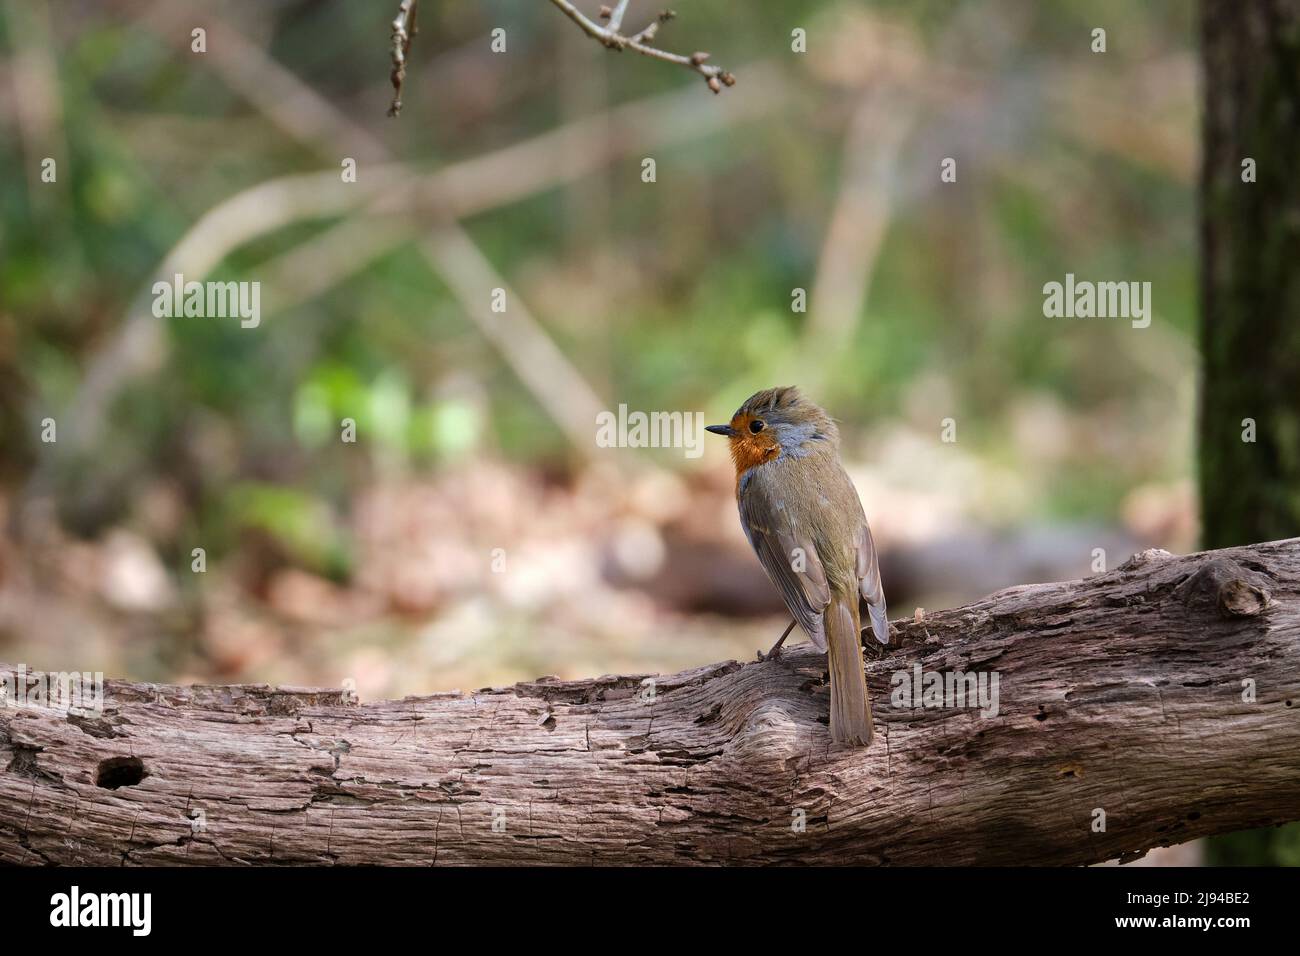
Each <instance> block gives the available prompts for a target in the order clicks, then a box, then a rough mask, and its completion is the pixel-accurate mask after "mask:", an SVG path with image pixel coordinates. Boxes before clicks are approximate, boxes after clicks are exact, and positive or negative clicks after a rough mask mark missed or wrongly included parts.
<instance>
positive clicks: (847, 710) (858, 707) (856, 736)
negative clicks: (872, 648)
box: [822, 590, 871, 747]
mask: <svg viewBox="0 0 1300 956" xmlns="http://www.w3.org/2000/svg"><path fill="white" fill-rule="evenodd" d="M857 598H858V595H857V594H856V592H855V593H854V594H852V595H849V596H845V595H843V594H840V593H838V592H837V591H835V590H832V591H831V603H830V605H829V606H828V607H827V608H826V611H825V615H824V616H823V618H822V621H823V623H824V625H825V628H826V662H827V664H828V665H829V669H830V673H831V739H832V740H834V741H835V742H836V743H844V744H849V745H850V746H858V747H865V746H866V745H867V744H869V743H871V703H870V702H869V701H868V700H867V675H866V673H865V672H864V671H863V668H862V645H861V644H860V643H859V640H858V633H859V631H858V623H859V619H858V601H857Z"/></svg>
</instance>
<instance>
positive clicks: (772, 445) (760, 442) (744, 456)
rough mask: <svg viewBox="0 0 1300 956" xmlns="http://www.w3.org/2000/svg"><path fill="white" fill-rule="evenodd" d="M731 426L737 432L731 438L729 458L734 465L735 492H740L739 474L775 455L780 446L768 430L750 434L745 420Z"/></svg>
mask: <svg viewBox="0 0 1300 956" xmlns="http://www.w3.org/2000/svg"><path fill="white" fill-rule="evenodd" d="M732 427H734V428H736V431H737V434H736V435H735V437H733V438H732V439H731V460H732V462H733V463H734V464H735V466H736V494H740V476H741V475H743V474H744V473H745V472H747V471H749V469H751V468H753V467H754V466H755V465H761V464H763V462H765V461H771V460H772V459H773V458H775V457H777V455H779V454H780V453H781V446H780V445H779V444H778V443H777V440H776V436H775V435H773V434H771V433H770V432H767V431H762V432H759V433H758V434H757V435H753V434H751V433H750V432H749V429H748V423H747V422H744V423H741V424H740V425H739V426H738V425H734V424H733V426H732Z"/></svg>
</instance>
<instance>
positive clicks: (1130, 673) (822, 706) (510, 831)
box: [0, 539, 1300, 866]
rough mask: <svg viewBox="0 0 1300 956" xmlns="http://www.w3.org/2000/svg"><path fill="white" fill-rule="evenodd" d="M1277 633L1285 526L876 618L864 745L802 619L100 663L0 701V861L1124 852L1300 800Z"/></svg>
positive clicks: (1247, 821) (1065, 857)
mask: <svg viewBox="0 0 1300 956" xmlns="http://www.w3.org/2000/svg"><path fill="white" fill-rule="evenodd" d="M1298 633H1300V539H1292V540H1289V541H1280V542H1274V543H1271V544H1262V545H1257V546H1253V547H1249V548H1234V549H1229V550H1224V551H1215V552H1206V553H1203V554H1197V555H1190V556H1186V557H1173V556H1170V555H1168V554H1166V553H1165V552H1159V551H1151V552H1144V553H1143V554H1141V555H1138V556H1135V557H1134V558H1133V559H1131V560H1129V561H1128V562H1126V563H1125V564H1124V565H1122V566H1121V567H1119V568H1117V569H1115V570H1113V571H1110V572H1108V573H1103V574H1098V575H1096V576H1094V577H1090V578H1087V579H1084V580H1081V581H1072V582H1068V583H1062V584H1045V585H1027V586H1022V587H1016V588H1011V589H1008V590H1005V591H1001V592H999V593H997V594H994V595H991V596H990V597H988V598H985V599H984V600H981V601H978V602H976V603H974V604H970V605H967V606H965V607H961V608H956V609H954V610H949V611H941V612H937V613H932V614H929V615H927V616H925V617H924V619H923V620H920V621H900V622H897V624H896V634H897V638H896V643H895V644H894V645H892V646H891V647H889V648H886V649H885V653H886V654H887V655H888V656H887V657H884V658H882V659H874V660H870V661H869V666H868V674H869V682H870V685H871V689H872V696H873V699H874V701H875V713H876V727H877V739H876V743H875V744H873V745H872V746H871V747H870V748H869V749H866V750H853V749H835V748H833V747H832V746H831V744H830V741H829V736H828V733H827V727H826V714H827V689H826V686H825V683H824V676H825V658H824V657H823V656H822V655H818V654H816V653H814V652H812V651H811V649H809V648H807V647H803V646H801V647H797V648H794V649H792V650H789V651H787V652H786V654H785V655H784V656H783V657H782V658H780V659H779V660H777V661H774V662H765V663H745V664H742V663H737V662H735V661H728V662H726V663H721V664H712V665H709V666H706V667H700V668H698V669H696V670H692V671H686V672H684V673H680V674H672V675H667V676H656V677H653V678H650V679H647V678H646V676H645V675H634V676H608V677H600V678H596V679H594V680H584V681H559V680H555V679H548V678H541V679H538V680H536V681H532V682H528V683H523V684H518V685H515V686H513V687H506V688H494V689H487V690H482V691H478V692H475V693H466V694H462V693H446V694H435V695H432V696H429V697H418V698H407V699H405V700H398V701H376V702H373V703H360V704H357V703H351V702H349V701H348V696H347V695H346V694H345V693H344V692H342V691H338V690H308V689H295V688H287V687H281V688H274V687H267V686H229V687H218V686H196V687H176V686H165V685H155V684H137V683H127V682H121V681H109V682H108V685H107V688H106V692H105V707H104V712H103V715H102V716H101V717H97V718H93V717H92V718H65V717H64V716H60V715H59V714H57V713H54V712H51V711H48V710H36V709H13V708H8V707H0V768H4V769H3V770H2V771H0V861H3V862H8V863H19V864H45V863H65V864H66V863H81V864H96V865H112V866H116V865H131V864H230V865H235V864H247V865H258V864H262V865H265V864H323V865H332V864H405V865H413V866H431V865H453V864H485V863H493V864H592V863H596V864H681V863H687V864H700V863H704V864H729V863H733V864H734V863H744V864H760V863H798V864H846V863H892V864H941V865H969V864H1010V863H1020V864H1084V863H1095V862H1098V861H1102V860H1107V859H1113V858H1116V857H1123V858H1125V859H1129V858H1133V857H1135V856H1139V855H1141V854H1142V853H1143V852H1145V851H1146V850H1147V849H1148V848H1150V847H1154V846H1158V845H1166V844H1172V843H1180V842H1183V841H1186V840H1189V839H1192V838H1194V837H1198V836H1204V835H1207V834H1212V833H1219V832H1224V831H1229V830H1237V829H1241V828H1245V827H1254V826H1262V825H1268V824H1274V823H1279V822H1283V821H1288V820H1294V819H1297V818H1300V714H1298V711H1300V642H1298V640H1297V634H1298ZM918 664H919V665H920V666H921V667H922V668H924V669H925V670H926V671H951V670H954V669H962V670H964V671H972V672H983V673H985V674H990V673H991V672H997V674H998V676H999V708H998V713H997V714H996V716H987V717H986V716H981V715H980V713H979V712H978V710H975V709H972V708H955V707H946V708H920V709H913V708H907V707H898V706H892V705H891V701H890V693H891V683H892V679H893V677H892V675H894V674H895V673H897V672H909V673H910V672H911V671H912V668H913V667H914V666H915V665H918ZM6 670H8V671H10V672H12V670H13V668H12V667H7V666H4V665H0V674H3V673H4V672H5V671H6ZM1243 681H1253V682H1254V691H1255V695H1256V696H1255V699H1254V700H1253V701H1248V700H1247V699H1246V697H1248V695H1246V694H1245V690H1244V687H1243ZM140 774H143V777H142V778H141V779H139V782H138V783H133V784H132V783H129V782H128V783H125V784H123V785H119V786H116V788H109V786H107V785H106V784H110V783H114V782H116V783H119V784H122V783H123V781H131V780H133V779H134V778H135V777H138V776H139V775H140ZM97 780H98V781H99V784H97ZM1098 811H1103V812H1104V814H1105V818H1104V819H1105V829H1104V832H1099V831H1098V829H1097V823H1096V821H1097V820H1098V819H1099V817H1098ZM200 815H201V822H200V821H198V820H196V819H195V817H198V816H200ZM800 818H802V820H803V821H804V827H803V829H802V831H801V830H800V828H799V826H797V822H798V821H799V819H800Z"/></svg>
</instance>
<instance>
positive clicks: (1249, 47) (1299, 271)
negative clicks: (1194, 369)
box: [1199, 0, 1300, 863]
mask: <svg viewBox="0 0 1300 956" xmlns="http://www.w3.org/2000/svg"><path fill="white" fill-rule="evenodd" d="M1201 13H1202V18H1201V29H1202V38H1201V43H1202V56H1203V59H1204V64H1205V77H1204V97H1205V118H1204V124H1205V125H1204V156H1203V164H1204V165H1203V167H1202V177H1201V349H1202V354H1203V361H1204V380H1203V386H1202V390H1201V408H1200V425H1199V430H1200V451H1199V456H1200V491H1201V517H1202V528H1203V531H1202V535H1203V540H1202V546H1203V547H1206V548H1224V547H1230V546H1232V545H1238V544H1245V543H1247V542H1250V541H1271V540H1276V539H1278V538H1289V537H1293V536H1296V535H1300V0H1249V2H1242V0H1202V6H1201ZM1247 160H1253V164H1251V163H1247V162H1246V161H1247ZM1250 165H1253V167H1254V173H1255V181H1254V182H1249V181H1246V180H1247V179H1249V178H1250V177H1249V176H1248V174H1247V172H1246V168H1245V167H1247V166H1250ZM1245 420H1250V421H1253V423H1254V432H1255V434H1254V441H1253V442H1252V441H1249V440H1247V438H1248V435H1247V434H1246V429H1247V428H1248V427H1249V425H1250V422H1248V421H1245ZM1288 831H1289V832H1288ZM1297 837H1300V833H1298V832H1297V828H1296V827H1295V826H1294V825H1293V826H1292V827H1290V828H1287V830H1286V831H1277V830H1270V831H1256V832H1255V833H1241V834H1233V835H1231V836H1227V837H1222V838H1219V839H1217V840H1215V841H1214V845H1213V846H1212V847H1211V857H1212V859H1216V860H1217V861H1218V862H1224V863H1230V862H1237V863H1240V862H1270V863H1281V862H1300V860H1286V859H1284V858H1285V857H1287V856H1290V855H1291V854H1292V853H1294V852H1295V846H1296V845H1297V844H1300V839H1297ZM1286 847H1290V849H1289V850H1288V849H1286ZM1243 854H1245V855H1248V856H1250V857H1252V859H1251V860H1249V861H1246V860H1243V859H1241V857H1242V855H1243Z"/></svg>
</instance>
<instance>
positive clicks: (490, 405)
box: [0, 0, 1300, 861]
mask: <svg viewBox="0 0 1300 956" xmlns="http://www.w3.org/2000/svg"><path fill="white" fill-rule="evenodd" d="M583 6H584V9H585V10H586V12H587V13H589V14H591V15H593V16H594V14H595V5H594V4H585V5H583ZM396 7H397V3H396V0H391V2H387V0H386V2H368V3H356V2H351V3H348V2H343V0H238V2H236V0H230V2H219V3H214V2H202V3H200V2H189V0H161V2H152V3H151V2H133V0H132V2H128V0H121V2H118V0H95V2H90V0H80V2H79V0H60V2H52V3H48V4H47V3H43V2H29V0H0V177H2V180H0V660H6V661H11V662H16V661H22V662H26V663H27V664H28V665H29V666H31V667H34V668H50V669H77V670H92V671H94V670H102V671H104V672H106V673H108V674H110V675H113V676H122V677H130V678H134V679H141V680H167V681H181V682H192V681H199V682H238V681H247V682H272V683H288V684H300V685H302V684H307V685H314V684H319V685H331V686H337V685H339V684H340V682H342V681H344V680H347V679H351V680H354V681H355V682H356V687H357V690H358V691H359V693H360V694H361V696H362V698H363V699H367V698H374V697H391V696H401V695H404V694H413V693H427V692H430V691H434V690H446V689H451V688H463V689H472V688H476V687H480V686H485V685H489V684H502V683H508V682H512V681H515V680H521V679H529V678H533V677H536V676H538V675H541V674H556V675H560V676H563V677H579V676H592V675H596V674H601V673H611V672H664V671H673V670H677V669H681V668H685V667H690V666H696V665H700V664H704V663H707V662H711V661H715V660H722V659H725V658H728V657H738V658H750V657H752V656H753V653H754V651H755V650H756V649H758V648H759V647H762V648H766V647H767V646H768V645H769V644H770V643H771V642H772V640H773V639H774V638H775V637H776V636H777V635H778V634H779V633H780V630H781V628H782V627H783V626H784V624H785V623H786V621H787V620H788V619H787V618H786V617H785V615H784V611H783V609H782V607H781V604H780V601H779V598H778V596H777V594H776V592H775V591H774V590H773V589H772V588H771V587H770V585H769V584H768V583H767V581H766V579H765V578H764V577H763V574H762V571H761V569H760V567H759V565H758V563H757V561H756V560H755V559H754V558H753V556H752V554H751V553H750V551H749V548H748V545H747V544H746V542H745V541H744V539H743V536H742V534H741V531H740V528H739V523H738V521H737V520H736V515H735V505H734V501H733V498H732V473H731V466H730V463H729V461H728V460H727V455H726V449H725V447H724V444H725V443H723V442H722V441H720V440H717V441H716V443H713V442H711V443H709V444H707V445H706V447H705V453H704V455H703V456H702V457H701V458H698V459H694V460H692V459H689V458H687V457H686V456H685V455H684V454H683V452H682V450H681V449H658V450H646V451H638V450H629V449H602V448H598V447H597V446H596V442H595V423H594V415H595V412H596V411H599V410H601V409H617V407H618V405H619V404H620V403H625V404H627V405H628V406H629V408H632V409H640V410H645V411H650V410H681V411H700V412H703V413H704V415H705V419H706V420H707V421H709V422H713V421H725V420H726V419H727V418H728V417H729V416H730V414H731V412H732V411H733V410H734V409H735V407H736V406H737V405H738V404H739V403H740V401H742V400H743V399H744V398H745V397H746V396H748V395H749V394H750V393H751V392H753V391H755V390H757V389H759V388H762V387H766V386H769V385H774V384H789V383H797V384H800V385H802V386H803V387H804V388H805V390H806V391H808V392H809V394H811V395H812V396H813V397H814V398H816V399H817V400H818V401H819V402H820V403H821V404H823V405H825V406H826V407H827V408H828V409H829V410H830V411H831V412H832V414H833V415H835V416H836V417H837V418H838V419H839V420H840V422H841V428H842V431H843V434H844V445H845V457H846V461H847V463H848V466H849V468H850V471H851V473H852V474H853V477H854V479H855V481H856V483H857V486H858V489H859V491H860V492H861V494H862V497H863V501H864V504H865V507H866V510H867V514H868V516H869V518H870V520H871V523H872V527H873V529H874V531H875V537H876V540H877V542H878V544H879V546H880V548H881V550H882V555H883V558H882V560H883V563H884V581H885V586H886V592H887V594H888V596H889V600H890V605H891V611H892V613H893V614H894V615H895V616H906V615H910V614H911V613H912V611H913V609H914V608H915V607H918V606H922V607H942V606H948V605H952V604H955V603H960V602H962V601H965V600H968V599H972V598H975V597H978V596H981V595H983V594H986V593H988V592H990V591H993V590H996V589H998V588H1000V587H1005V586H1008V585H1013V584H1023V583H1028V582H1034V581H1046V580H1058V579H1066V578H1072V577H1080V576H1083V575H1087V574H1089V573H1092V571H1093V562H1094V549H1096V548H1103V549H1105V552H1106V561H1107V566H1108V567H1113V566H1115V565H1116V564H1118V563H1120V562H1121V561H1123V560H1124V559H1125V558H1126V557H1127V556H1128V555H1129V554H1130V553H1132V552H1133V551H1134V550H1137V549H1140V548H1142V547H1151V546H1154V547H1162V548H1166V549H1169V550H1171V551H1176V552H1181V551H1188V550H1193V549H1195V548H1196V547H1197V544H1198V521H1197V501H1196V490H1195V482H1194V475H1195V467H1194V465H1195V462H1194V448H1193V438H1194V426H1195V419H1196V373H1197V362H1198V359H1197V348H1196V322H1197V311H1196V310H1197V285H1196V284H1197V258H1196V228H1197V219H1196V217H1197V211H1196V209H1197V207H1196V180H1197V175H1198V162H1199V155H1200V145H1199V90H1198V73H1197V49H1196V47H1197V38H1196V31H1197V25H1196V10H1195V6H1194V5H1193V4H1192V3H1189V2H1186V0H1160V2H1150V3H1143V4H1134V3H1128V2H1121V0H1114V2H1081V0H1080V2H1069V0H1061V2H1054V3H1051V4H1042V3H1038V2H1035V0H990V2H974V3H955V2H951V0H945V2H937V0H935V2H916V0H912V2H907V3H904V2H873V3H869V4H868V3H861V2H849V0H819V2H790V0H780V2H777V0H749V2H747V3H746V4H744V5H743V12H741V10H740V9H739V8H738V7H737V5H736V4H734V3H723V2H720V0H682V2H680V3H679V4H678V5H677V7H676V11H677V14H678V15H677V17H676V19H674V20H672V21H670V22H668V23H666V24H665V25H664V26H663V28H662V29H661V30H660V32H659V36H658V38H657V42H658V44H659V45H660V46H662V47H664V48H666V49H669V50H673V51H677V52H683V53H688V54H689V53H690V52H692V51H694V50H706V51H708V52H710V54H711V55H712V59H711V60H710V62H711V63H717V64H719V65H722V66H725V67H726V68H727V69H728V70H730V71H732V72H733V73H734V74H735V76H736V78H737V83H736V85H735V86H734V87H731V88H727V89H724V90H723V91H722V93H721V94H720V95H717V96H714V95H712V94H711V93H710V92H709V91H708V89H707V88H706V87H705V85H704V82H703V81H702V80H701V78H700V77H698V76H695V75H693V74H692V73H690V72H689V71H687V70H684V69H681V68H679V67H675V66H672V65H670V64H665V63H661V62H656V61H654V60H650V59H647V58H644V57H640V56H637V55H636V54H635V53H632V52H625V53H622V54H614V53H611V52H609V51H607V50H605V49H604V48H602V47H601V46H600V45H599V44H597V43H595V42H593V41H592V40H591V39H590V38H588V37H586V36H584V35H583V34H582V33H581V32H580V31H579V30H578V29H577V28H576V26H575V25H574V24H573V23H572V22H571V21H570V20H568V19H566V18H565V17H564V16H563V15H562V14H561V13H560V12H559V11H558V10H557V9H556V8H555V7H553V6H552V5H551V4H550V3H548V2H542V0H535V2H524V0H508V2H507V0H499V2H498V0H472V2H471V0H445V2H440V3H434V2H428V0H426V2H425V3H423V4H421V6H420V10H419V33H418V36H417V37H416V39H415V41H414V44H413V47H412V50H411V55H410V66H409V72H408V76H407V81H406V88H405V92H404V96H403V100H404V106H403V110H402V113H401V115H400V116H399V117H397V118H390V117H388V116H386V115H385V114H386V110H387V107H388V103H389V100H390V97H391V94H392V90H391V88H390V86H389V70H390V62H389V56H390V46H391V45H390V42H389V29H390V23H391V20H392V17H393V15H394V14H395V13H396ZM658 10H659V7H658V6H653V5H651V4H649V3H645V2H638V0H633V3H632V4H631V9H630V12H629V14H628V21H629V23H633V22H635V23H637V24H640V23H642V22H648V21H649V19H651V18H652V17H653V16H654V14H655V13H656V12H658ZM1098 26H1101V27H1104V28H1105V29H1106V31H1107V51H1106V52H1105V53H1104V54H1100V53H1094V52H1092V49H1091V43H1092V38H1091V31H1092V30H1093V29H1094V28H1095V27H1098ZM195 27H202V28H204V29H205V30H206V52H203V53H196V52H193V50H192V49H191V44H192V35H191V31H192V30H193V29H194V28H195ZM497 27H502V28H504V29H505V31H506V51H505V52H503V53H496V52H493V51H492V49H491V45H490V44H491V31H492V30H493V29H494V28H497ZM796 27H798V28H802V29H804V30H806V32H807V38H808V39H807V47H808V52H807V53H794V52H792V51H791V30H792V29H794V28H796ZM44 157H53V158H55V159H56V161H57V183H54V184H51V183H45V182H42V180H41V175H40V174H41V161H42V159H43V158H44ZM645 157H653V158H654V159H655V161H656V166H657V169H656V181H655V182H653V183H646V182H643V181H642V177H641V172H642V160H643V158H645ZM947 157H952V158H954V159H956V161H957V182H956V183H942V182H941V181H940V176H939V171H940V163H941V162H942V161H943V160H944V159H945V158H947ZM346 158H351V159H355V161H356V163H357V181H356V182H355V183H345V182H343V181H342V177H341V175H340V170H341V163H342V162H343V161H344V160H345V159H346ZM176 272H183V273H184V274H185V277H186V278H187V279H200V280H201V279H205V278H211V279H222V280H239V281H245V280H246V281H258V282H260V283H261V307H262V320H261V324H260V326H259V327H257V328H255V329H244V328H241V327H240V325H239V322H238V320H232V319H216V318H190V319H184V318H178V319H156V318H154V317H153V315H152V314H151V311H150V304H151V301H152V296H151V294H150V287H151V286H152V284H153V283H154V282H155V281H158V280H160V279H162V280H169V279H170V278H171V276H172V275H173V274H174V273H176ZM1067 272H1073V273H1075V274H1076V275H1077V276H1079V277H1080V278H1094V279H1116V280H1136V281H1150V282H1151V283H1152V288H1153V297H1154V315H1153V321H1152V323H1151V325H1150V327H1149V328H1146V329H1134V328H1132V327H1131V326H1130V324H1129V323H1128V322H1127V321H1124V320H1080V321H1073V322H1071V321H1067V320H1052V319H1046V318H1044V316H1043V314H1042V304H1043V298H1042V291H1041V290H1042V286H1043V284H1044V283H1045V282H1048V281H1053V280H1055V281H1061V280H1063V279H1064V276H1065V274H1066V273H1067ZM494 288H504V289H506V290H507V293H506V295H507V301H508V303H509V305H508V308H507V310H506V312H505V313H501V314H496V313H493V312H491V310H490V308H489V301H490V296H491V290H492V289H494ZM795 289H805V290H807V295H808V311H807V313H799V312H795V311H793V310H792V308H791V301H792V290H795ZM47 417H49V418H53V419H55V420H56V422H57V428H58V432H57V435H58V441H57V442H55V443H53V444H48V443H43V442H42V441H41V422H42V420H43V419H45V418H47ZM349 417H350V418H353V419H355V420H356V422H357V434H358V440H357V442H356V443H355V444H349V443H344V442H342V441H341V440H340V428H339V423H340V421H341V420H342V419H344V418H349ZM946 418H951V419H953V420H954V421H955V423H956V436H957V441H956V442H951V443H949V442H943V441H941V429H942V427H943V424H942V423H943V420H944V419H946ZM195 548H202V549H204V552H205V554H206V562H207V564H206V571H204V572H203V573H201V574H198V573H194V572H193V571H192V570H191V567H192V561H193V558H192V555H193V550H194V549H195ZM1251 839H1254V838H1251ZM1292 842H1293V843H1294V844H1295V846H1293V847H1291V849H1290V850H1286V851H1285V852H1290V853H1294V854H1295V857H1296V858H1300V839H1297V840H1294V841H1292ZM1267 845H1268V840H1267V839H1264V840H1263V842H1260V841H1256V842H1255V843H1251V844H1250V847H1252V848H1253V849H1250V850H1249V851H1245V850H1243V851H1241V853H1238V854H1237V855H1235V856H1234V855H1232V853H1233V852H1234V851H1230V850H1224V851H1222V853H1223V854H1224V855H1223V856H1221V857H1220V858H1221V859H1231V860H1237V861H1262V860H1264V859H1268V858H1270V857H1269V856H1268V854H1269V853H1274V852H1277V853H1282V852H1283V850H1269V849H1267ZM1242 846H1245V844H1242ZM1284 849H1285V848H1284ZM1191 858H1194V857H1191Z"/></svg>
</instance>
